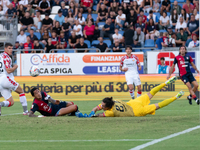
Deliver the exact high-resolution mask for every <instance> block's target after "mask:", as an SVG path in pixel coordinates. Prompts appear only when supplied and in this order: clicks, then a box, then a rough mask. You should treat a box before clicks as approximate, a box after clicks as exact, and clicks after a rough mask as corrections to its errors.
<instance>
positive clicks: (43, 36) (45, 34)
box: [41, 30, 49, 45]
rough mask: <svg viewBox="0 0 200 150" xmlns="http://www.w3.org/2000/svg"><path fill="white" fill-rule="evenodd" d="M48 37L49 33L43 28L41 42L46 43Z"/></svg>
mask: <svg viewBox="0 0 200 150" xmlns="http://www.w3.org/2000/svg"><path fill="white" fill-rule="evenodd" d="M48 39H49V33H48V31H47V30H44V35H42V37H41V41H42V43H43V44H44V45H46V44H47V43H48Z"/></svg>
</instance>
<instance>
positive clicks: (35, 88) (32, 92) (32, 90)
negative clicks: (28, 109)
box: [31, 87, 39, 96]
mask: <svg viewBox="0 0 200 150" xmlns="http://www.w3.org/2000/svg"><path fill="white" fill-rule="evenodd" d="M35 90H39V89H38V88H37V87H34V88H32V89H31V95H32V96H34V91H35Z"/></svg>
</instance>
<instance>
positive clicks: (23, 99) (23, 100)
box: [14, 85, 28, 115]
mask: <svg viewBox="0 0 200 150" xmlns="http://www.w3.org/2000/svg"><path fill="white" fill-rule="evenodd" d="M14 91H15V92H16V93H18V94H19V100H20V103H21V104H22V107H23V115H28V109H27V100H26V96H25V94H24V90H23V89H22V88H21V86H20V85H18V87H17V88H16V90H14Z"/></svg>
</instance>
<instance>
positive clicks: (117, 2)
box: [109, 0, 120, 8]
mask: <svg viewBox="0 0 200 150" xmlns="http://www.w3.org/2000/svg"><path fill="white" fill-rule="evenodd" d="M109 2H110V8H111V7H112V6H113V5H115V4H114V3H116V5H117V6H119V5H120V1H119V0H109Z"/></svg>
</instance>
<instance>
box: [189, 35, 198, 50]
mask: <svg viewBox="0 0 200 150" xmlns="http://www.w3.org/2000/svg"><path fill="white" fill-rule="evenodd" d="M194 47H199V41H198V40H197V35H196V34H195V33H193V34H192V41H191V42H190V43H189V45H188V48H194Z"/></svg>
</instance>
